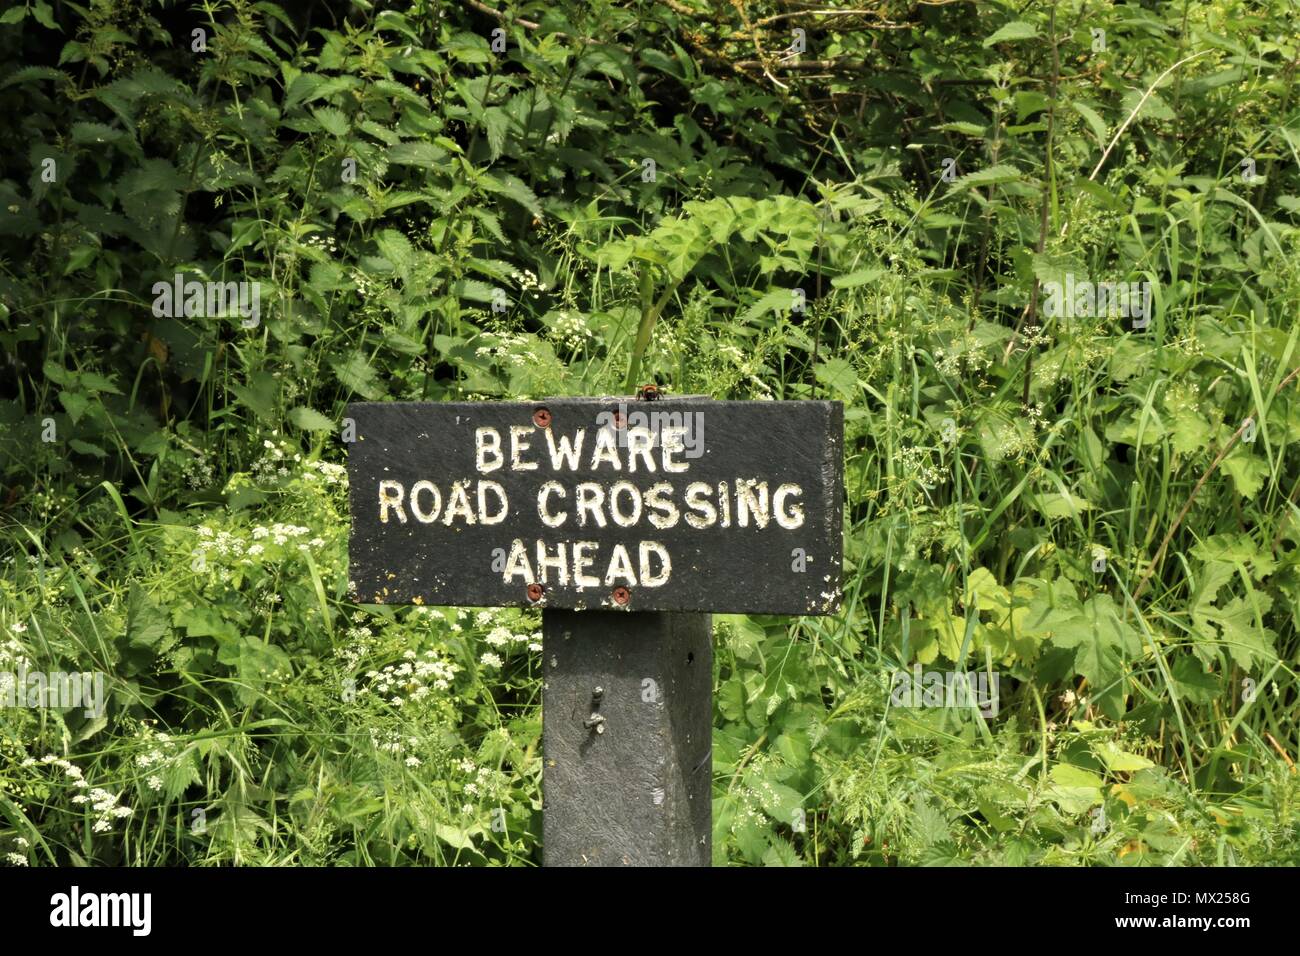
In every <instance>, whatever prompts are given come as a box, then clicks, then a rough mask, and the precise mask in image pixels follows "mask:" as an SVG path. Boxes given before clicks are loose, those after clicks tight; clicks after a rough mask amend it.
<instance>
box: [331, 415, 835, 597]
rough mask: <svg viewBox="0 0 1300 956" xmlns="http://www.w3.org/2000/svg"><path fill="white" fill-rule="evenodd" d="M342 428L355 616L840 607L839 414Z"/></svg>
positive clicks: (364, 418) (531, 419) (361, 418)
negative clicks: (392, 608)
mask: <svg viewBox="0 0 1300 956" xmlns="http://www.w3.org/2000/svg"><path fill="white" fill-rule="evenodd" d="M347 416H348V418H350V419H352V423H353V424H354V426H355V433H354V434H353V435H352V436H351V437H352V441H351V443H350V444H349V452H348V478H349V488H350V490H349V495H350V499H351V500H350V511H351V515H352V535H351V542H350V551H349V553H350V562H351V563H350V569H349V578H350V581H349V583H350V587H351V590H352V594H353V597H354V598H355V600H357V601H359V602H361V603H371V604H440V605H457V606H484V607H491V606H508V605H515V606H538V607H544V608H561V609H574V610H583V609H597V608H605V609H613V610H628V611H697V612H707V611H716V612H735V613H741V612H748V613H770V614H825V613H829V612H832V611H834V610H835V609H836V608H837V607H838V606H839V603H840V597H841V593H840V579H841V567H840V564H841V527H840V525H841V513H842V512H841V509H842V497H843V477H842V467H843V464H842V462H843V432H844V420H843V407H842V406H841V405H840V403H838V402H812V401H798V402H764V401H753V402H748V401H739V402H725V401H711V400H708V399H695V398H673V399H669V398H662V399H659V400H657V401H637V400H630V399H618V398H604V399H588V398H578V399H574V398H566V399H548V400H543V401H538V402H491V403H487V402H464V403H452V402H446V403H442V402H433V403H423V402H410V403H408V402H400V403H383V402H360V403H356V404H353V405H351V406H349V408H348V412H347ZM345 437H347V436H346V433H345Z"/></svg>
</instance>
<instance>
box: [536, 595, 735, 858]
mask: <svg viewBox="0 0 1300 956" xmlns="http://www.w3.org/2000/svg"><path fill="white" fill-rule="evenodd" d="M712 631H713V628H712V626H711V620H710V617H709V615H707V614H681V613H670V612H652V611H647V612H642V613H635V614H628V613H625V612H622V611H558V610H555V611H552V610H547V611H544V612H543V613H542V648H543V654H542V656H543V659H544V661H545V663H544V668H543V670H544V677H543V684H542V758H543V761H544V763H543V770H542V794H543V808H544V812H543V816H542V821H543V822H542V827H543V829H542V833H543V837H542V839H543V862H544V863H545V865H546V866H708V865H709V864H710V862H711V848H710V847H711V841H710V830H711V827H712V812H711V800H712V794H711V792H710V791H711V786H710V785H711V782H712V763H713V761H712V719H711V716H712V684H713V644H712V636H713V634H712Z"/></svg>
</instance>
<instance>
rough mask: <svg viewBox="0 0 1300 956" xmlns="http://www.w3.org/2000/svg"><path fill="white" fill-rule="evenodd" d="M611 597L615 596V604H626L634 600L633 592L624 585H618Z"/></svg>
mask: <svg viewBox="0 0 1300 956" xmlns="http://www.w3.org/2000/svg"><path fill="white" fill-rule="evenodd" d="M611 597H613V598H614V603H615V604H626V603H627V602H628V601H630V600H632V592H631V591H629V590H628V589H627V588H625V587H623V586H622V585H619V586H618V587H616V588H614V592H613V594H612V595H611Z"/></svg>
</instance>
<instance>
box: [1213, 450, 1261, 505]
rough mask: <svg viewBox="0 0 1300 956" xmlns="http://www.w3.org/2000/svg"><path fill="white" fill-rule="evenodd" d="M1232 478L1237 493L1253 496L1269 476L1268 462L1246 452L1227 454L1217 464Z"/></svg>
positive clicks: (1248, 496)
mask: <svg viewBox="0 0 1300 956" xmlns="http://www.w3.org/2000/svg"><path fill="white" fill-rule="evenodd" d="M1219 467H1220V468H1222V469H1223V470H1224V471H1225V472H1227V473H1228V475H1229V476H1230V477H1231V478H1232V484H1233V486H1234V487H1235V488H1236V489H1237V494H1239V495H1241V496H1242V497H1243V498H1254V497H1255V495H1256V494H1257V493H1258V492H1259V489H1260V488H1263V487H1264V479H1265V478H1267V477H1268V476H1269V469H1268V462H1266V461H1264V459H1262V458H1257V457H1255V456H1254V455H1249V454H1246V453H1241V454H1234V455H1229V456H1228V457H1227V458H1225V459H1224V460H1223V462H1222V464H1220V465H1219Z"/></svg>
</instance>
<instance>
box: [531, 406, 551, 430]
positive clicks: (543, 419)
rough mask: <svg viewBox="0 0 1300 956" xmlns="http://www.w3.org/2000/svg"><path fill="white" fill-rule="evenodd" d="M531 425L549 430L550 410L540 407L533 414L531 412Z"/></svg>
mask: <svg viewBox="0 0 1300 956" xmlns="http://www.w3.org/2000/svg"><path fill="white" fill-rule="evenodd" d="M533 424H534V425H536V426H537V427H538V428H550V427H551V410H550V409H549V408H546V407H542V408H539V409H537V410H536V411H535V412H533Z"/></svg>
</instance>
